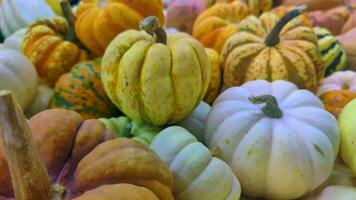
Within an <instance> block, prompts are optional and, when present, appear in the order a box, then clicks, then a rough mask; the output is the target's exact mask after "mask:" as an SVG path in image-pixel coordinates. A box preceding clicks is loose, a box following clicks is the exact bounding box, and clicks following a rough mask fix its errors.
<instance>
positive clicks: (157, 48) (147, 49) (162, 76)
mask: <svg viewBox="0 0 356 200" xmlns="http://www.w3.org/2000/svg"><path fill="white" fill-rule="evenodd" d="M141 29H142V31H136V30H129V31H126V32H124V33H121V34H119V35H118V36H117V37H116V38H115V39H114V40H113V42H112V43H111V44H110V45H109V47H108V48H107V49H106V51H105V54H104V57H103V61H102V73H101V79H102V82H103V84H104V88H105V91H106V93H107V95H108V96H109V98H110V99H111V101H112V102H113V103H114V104H115V105H116V106H117V107H118V108H119V109H120V110H121V111H122V112H123V113H124V114H126V115H127V116H128V117H129V118H131V119H133V120H135V121H138V122H143V123H145V124H148V125H155V126H162V125H166V124H172V123H175V122H178V121H180V120H182V119H184V118H185V117H187V116H188V115H189V114H190V113H191V112H192V111H193V110H194V108H195V107H196V106H198V104H199V103H200V102H201V100H202V99H203V97H204V95H205V92H206V90H207V88H208V85H209V81H210V70H211V68H210V62H209V58H208V56H207V54H206V52H205V49H204V47H203V46H202V45H201V44H200V43H199V42H198V41H197V40H195V39H194V38H192V37H191V36H189V35H188V34H185V33H177V34H172V35H169V36H168V38H167V36H166V33H165V32H164V30H163V29H162V28H161V27H160V26H159V21H158V19H157V18H155V17H148V18H146V19H145V20H143V21H142V22H141Z"/></svg>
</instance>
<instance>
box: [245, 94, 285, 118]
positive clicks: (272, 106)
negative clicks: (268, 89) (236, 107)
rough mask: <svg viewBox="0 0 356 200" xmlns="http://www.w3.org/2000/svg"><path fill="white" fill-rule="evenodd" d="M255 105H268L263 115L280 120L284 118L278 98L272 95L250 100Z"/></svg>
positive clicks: (264, 108) (263, 109)
mask: <svg viewBox="0 0 356 200" xmlns="http://www.w3.org/2000/svg"><path fill="white" fill-rule="evenodd" d="M248 99H249V100H250V101H251V102H252V103H254V104H262V103H265V104H266V105H265V106H264V107H263V108H262V111H263V113H264V114H265V115H266V116H268V117H271V118H275V119H280V118H282V117H283V112H282V110H281V109H280V108H279V107H278V102H277V99H276V97H274V96H272V95H262V96H257V97H250V98H248Z"/></svg>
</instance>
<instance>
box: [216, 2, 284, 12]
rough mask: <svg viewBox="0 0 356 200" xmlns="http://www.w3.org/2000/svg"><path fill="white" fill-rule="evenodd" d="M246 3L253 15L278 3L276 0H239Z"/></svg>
mask: <svg viewBox="0 0 356 200" xmlns="http://www.w3.org/2000/svg"><path fill="white" fill-rule="evenodd" d="M215 1H216V3H221V2H232V1H235V0H215ZM240 1H243V2H245V3H246V4H247V6H248V8H249V9H250V11H251V13H253V14H254V15H259V14H261V13H262V12H266V11H268V10H270V9H271V8H272V7H275V6H277V5H278V1H276V0H240Z"/></svg>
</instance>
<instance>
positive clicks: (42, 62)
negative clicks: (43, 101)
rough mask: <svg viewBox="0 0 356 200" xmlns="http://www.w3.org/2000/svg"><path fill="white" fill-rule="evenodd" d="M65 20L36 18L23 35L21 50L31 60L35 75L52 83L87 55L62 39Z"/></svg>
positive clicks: (49, 83)
mask: <svg viewBox="0 0 356 200" xmlns="http://www.w3.org/2000/svg"><path fill="white" fill-rule="evenodd" d="M67 29H68V23H67V21H66V20H65V19H64V18H61V17H55V18H53V19H52V20H39V21H37V22H34V23H33V24H31V25H30V27H29V28H28V30H27V33H26V35H25V37H24V39H23V43H22V52H23V53H24V54H25V55H26V56H27V57H28V58H29V59H30V60H31V61H32V63H34V65H35V66H36V69H37V73H38V75H39V76H40V77H41V78H42V79H43V80H44V81H45V82H46V83H47V84H48V85H49V86H51V87H53V86H54V84H55V83H56V81H57V80H58V78H59V77H60V76H61V75H62V74H64V73H67V72H68V71H69V70H70V69H71V68H72V67H73V66H74V65H75V64H76V63H78V62H80V61H84V60H86V59H87V53H86V52H85V51H84V50H81V49H80V48H79V47H78V46H77V45H76V44H74V43H72V42H70V41H65V40H64V39H63V35H64V34H65V33H66V32H67Z"/></svg>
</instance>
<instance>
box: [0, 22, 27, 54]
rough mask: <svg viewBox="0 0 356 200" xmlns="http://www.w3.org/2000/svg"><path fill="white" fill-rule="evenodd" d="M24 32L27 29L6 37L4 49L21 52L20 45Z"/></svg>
mask: <svg viewBox="0 0 356 200" xmlns="http://www.w3.org/2000/svg"><path fill="white" fill-rule="evenodd" d="M26 32H27V29H26V28H23V29H20V30H18V31H16V32H15V33H14V34H12V35H10V36H9V37H7V38H6V39H5V41H4V47H6V48H8V49H13V50H16V51H20V52H21V43H22V39H23V38H24V37H25V34H26Z"/></svg>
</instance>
